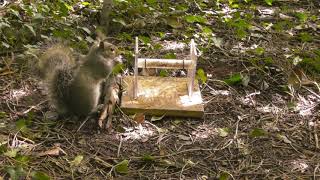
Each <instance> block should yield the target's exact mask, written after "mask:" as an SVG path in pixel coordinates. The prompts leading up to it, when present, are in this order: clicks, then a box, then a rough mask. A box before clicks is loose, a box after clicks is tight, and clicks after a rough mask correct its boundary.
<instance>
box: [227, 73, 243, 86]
mask: <svg viewBox="0 0 320 180" xmlns="http://www.w3.org/2000/svg"><path fill="white" fill-rule="evenodd" d="M224 82H226V83H227V84H229V85H236V84H240V83H241V82H242V77H241V74H239V73H237V74H233V75H231V76H230V77H229V78H228V79H225V80H224Z"/></svg>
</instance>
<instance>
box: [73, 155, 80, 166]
mask: <svg viewBox="0 0 320 180" xmlns="http://www.w3.org/2000/svg"><path fill="white" fill-rule="evenodd" d="M82 160H83V156H82V155H77V156H76V157H75V158H74V160H73V161H71V162H70V165H71V166H79V165H80V163H81V162H82Z"/></svg>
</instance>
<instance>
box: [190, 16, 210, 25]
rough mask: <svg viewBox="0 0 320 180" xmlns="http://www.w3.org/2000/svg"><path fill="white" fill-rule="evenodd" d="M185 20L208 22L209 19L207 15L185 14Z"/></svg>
mask: <svg viewBox="0 0 320 180" xmlns="http://www.w3.org/2000/svg"><path fill="white" fill-rule="evenodd" d="M185 20H186V21H187V22H188V23H203V24H205V23H208V20H207V19H206V18H205V17H203V16H198V15H187V16H185Z"/></svg>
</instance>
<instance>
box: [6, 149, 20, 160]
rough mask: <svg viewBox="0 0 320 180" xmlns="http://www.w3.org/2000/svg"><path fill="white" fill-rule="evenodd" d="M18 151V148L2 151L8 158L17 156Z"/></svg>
mask: <svg viewBox="0 0 320 180" xmlns="http://www.w3.org/2000/svg"><path fill="white" fill-rule="evenodd" d="M18 152H19V149H10V150H8V151H7V152H5V153H3V155H5V156H7V157H10V158H14V157H16V156H17V154H18Z"/></svg>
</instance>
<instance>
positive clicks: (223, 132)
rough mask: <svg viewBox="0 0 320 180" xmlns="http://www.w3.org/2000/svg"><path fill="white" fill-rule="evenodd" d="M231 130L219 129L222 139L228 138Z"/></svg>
mask: <svg viewBox="0 0 320 180" xmlns="http://www.w3.org/2000/svg"><path fill="white" fill-rule="evenodd" d="M229 131H230V129H229V128H218V133H219V136H220V137H227V136H228V135H229Z"/></svg>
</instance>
